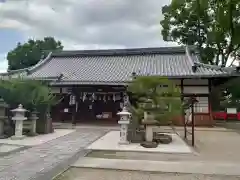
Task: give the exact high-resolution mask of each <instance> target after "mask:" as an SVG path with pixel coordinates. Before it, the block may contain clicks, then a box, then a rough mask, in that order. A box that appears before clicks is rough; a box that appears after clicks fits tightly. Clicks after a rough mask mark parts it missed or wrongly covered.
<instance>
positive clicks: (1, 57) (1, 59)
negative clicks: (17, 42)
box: [0, 54, 8, 73]
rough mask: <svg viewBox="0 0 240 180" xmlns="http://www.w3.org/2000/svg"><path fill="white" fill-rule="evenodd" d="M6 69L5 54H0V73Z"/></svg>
mask: <svg viewBox="0 0 240 180" xmlns="http://www.w3.org/2000/svg"><path fill="white" fill-rule="evenodd" d="M7 68H8V62H7V59H6V55H5V54H0V73H2V72H6V71H7Z"/></svg>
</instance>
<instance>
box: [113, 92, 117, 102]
mask: <svg viewBox="0 0 240 180" xmlns="http://www.w3.org/2000/svg"><path fill="white" fill-rule="evenodd" d="M113 101H114V102H115V101H116V94H115V93H114V94H113Z"/></svg>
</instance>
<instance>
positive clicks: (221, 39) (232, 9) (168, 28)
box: [160, 0, 240, 66]
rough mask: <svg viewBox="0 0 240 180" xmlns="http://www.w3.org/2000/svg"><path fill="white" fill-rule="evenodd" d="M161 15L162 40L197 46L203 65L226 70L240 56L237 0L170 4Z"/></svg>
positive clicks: (176, 0)
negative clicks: (220, 67) (230, 61)
mask: <svg viewBox="0 0 240 180" xmlns="http://www.w3.org/2000/svg"><path fill="white" fill-rule="evenodd" d="M162 13H163V15H164V19H163V20H162V21H161V22H160V24H161V25H162V28H163V30H162V35H163V38H164V40H165V41H175V42H178V43H179V44H184V45H195V46H197V47H198V50H199V52H200V55H201V57H202V60H203V62H204V63H209V64H215V65H221V66H226V63H227V60H229V58H230V57H232V58H233V60H235V58H237V56H238V55H239V51H240V34H239V32H240V1H239V0H208V1H206V0H172V2H171V4H170V5H167V6H164V7H162Z"/></svg>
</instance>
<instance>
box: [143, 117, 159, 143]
mask: <svg viewBox="0 0 240 180" xmlns="http://www.w3.org/2000/svg"><path fill="white" fill-rule="evenodd" d="M142 124H143V125H144V126H145V127H146V132H145V141H147V142H152V141H153V129H154V127H156V126H157V124H158V123H157V121H156V120H153V119H152V118H150V119H148V118H146V119H144V120H143V121H142Z"/></svg>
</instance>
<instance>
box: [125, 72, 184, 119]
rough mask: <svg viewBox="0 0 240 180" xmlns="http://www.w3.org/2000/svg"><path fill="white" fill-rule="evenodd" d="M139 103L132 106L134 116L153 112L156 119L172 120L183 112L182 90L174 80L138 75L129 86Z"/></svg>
mask: <svg viewBox="0 0 240 180" xmlns="http://www.w3.org/2000/svg"><path fill="white" fill-rule="evenodd" d="M128 91H130V92H131V93H133V96H134V98H135V99H137V104H136V106H135V107H131V108H132V110H133V116H138V117H139V118H141V117H143V116H144V115H143V114H144V112H148V113H150V114H152V115H153V116H154V118H155V120H158V121H167V120H172V118H174V117H176V116H177V115H179V114H180V113H181V99H180V90H179V88H177V87H176V85H175V84H174V83H173V81H170V80H168V79H166V78H161V77H150V76H145V77H137V78H136V79H135V80H134V81H133V82H132V83H131V84H130V85H129V87H128Z"/></svg>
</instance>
